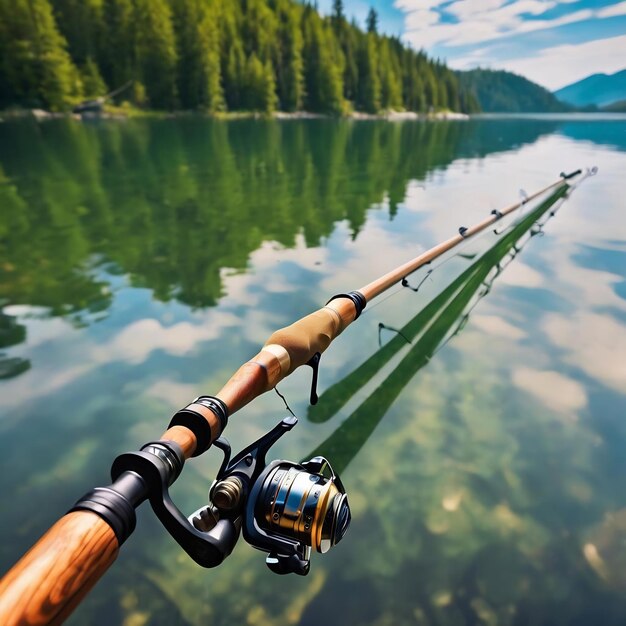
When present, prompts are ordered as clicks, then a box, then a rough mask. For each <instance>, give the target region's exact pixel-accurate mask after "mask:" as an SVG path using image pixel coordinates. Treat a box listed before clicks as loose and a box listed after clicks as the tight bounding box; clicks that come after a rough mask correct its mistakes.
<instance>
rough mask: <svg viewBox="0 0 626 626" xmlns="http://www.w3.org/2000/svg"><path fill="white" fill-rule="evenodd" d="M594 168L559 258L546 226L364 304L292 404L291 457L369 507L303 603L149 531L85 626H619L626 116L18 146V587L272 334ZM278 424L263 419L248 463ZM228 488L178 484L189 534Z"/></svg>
mask: <svg viewBox="0 0 626 626" xmlns="http://www.w3.org/2000/svg"><path fill="white" fill-rule="evenodd" d="M592 165H597V166H598V167H599V173H598V175H597V176H595V177H593V178H589V179H588V180H586V181H585V182H584V183H583V184H581V186H580V187H579V188H577V189H576V190H575V191H574V192H573V193H572V194H571V197H570V198H569V199H568V200H567V202H565V203H564V204H563V205H562V207H560V208H559V210H558V211H557V212H556V214H555V215H554V217H551V216H550V212H549V211H547V212H546V213H544V214H543V216H542V217H541V218H540V223H544V221H545V220H547V221H545V226H544V227H543V232H544V234H543V235H541V234H540V233H538V228H537V226H532V224H533V222H535V217H536V214H534V213H532V211H533V210H535V207H537V206H538V203H537V202H533V203H532V205H531V206H529V207H528V208H526V209H525V211H524V214H523V215H524V216H530V217H527V219H526V220H525V221H523V222H518V225H517V226H515V225H513V224H511V222H510V220H509V226H508V230H507V231H505V233H503V234H501V235H499V236H496V235H495V234H493V233H489V234H487V235H485V236H482V237H480V238H479V239H477V240H475V241H470V242H468V243H467V244H466V245H465V247H464V248H463V250H462V251H461V253H462V254H461V255H457V256H453V257H450V258H449V259H448V260H446V262H445V263H444V264H443V265H439V264H434V271H433V272H432V274H431V275H430V276H427V275H426V273H425V271H424V270H422V271H421V272H418V273H416V274H415V275H414V276H411V277H410V278H409V282H410V283H411V284H412V285H413V286H416V285H418V284H421V286H420V289H419V291H418V293H414V292H413V291H411V290H409V289H403V288H398V289H394V290H392V291H393V295H392V296H391V297H386V296H383V297H381V298H380V302H379V301H378V300H377V301H375V302H373V303H372V304H371V305H370V306H368V308H367V309H366V313H364V315H363V316H362V318H361V319H359V320H358V322H357V323H356V324H354V325H353V326H351V327H350V328H349V329H348V330H346V332H345V333H344V334H343V335H342V336H341V337H340V338H339V339H338V340H337V341H336V342H335V343H334V344H333V345H332V346H331V348H330V349H329V350H328V351H327V352H326V353H325V354H324V355H323V358H322V365H321V373H320V383H319V386H320V389H319V390H320V392H321V400H320V403H319V404H318V406H317V407H316V408H315V410H308V408H307V398H308V392H309V384H310V370H308V368H306V369H307V370H308V371H303V372H300V371H298V372H296V373H295V374H294V375H293V376H292V377H290V378H289V379H288V380H286V381H284V382H283V383H282V384H281V385H280V390H281V392H282V393H283V394H284V395H285V396H286V397H287V399H288V401H289V404H290V406H291V407H292V409H293V410H294V411H295V413H296V414H297V415H299V416H300V417H301V419H300V423H299V425H298V426H297V427H296V428H295V429H294V430H293V431H292V432H291V433H290V434H289V435H288V436H286V437H285V438H284V439H283V440H281V442H280V444H279V445H277V446H276V449H275V454H276V456H277V457H278V458H292V459H300V458H308V457H309V456H311V454H312V453H313V452H315V453H318V452H322V453H325V454H327V455H328V456H329V457H330V458H331V460H334V461H335V462H336V464H337V465H338V466H339V467H340V468H341V470H342V478H343V481H344V483H345V484H346V487H347V489H348V492H349V495H350V502H351V506H352V512H353V522H352V526H351V529H350V531H349V532H348V534H347V536H346V538H345V539H344V540H343V542H342V543H341V544H340V545H339V546H337V548H336V549H335V550H333V551H331V552H330V553H329V554H327V555H324V556H321V555H314V558H313V563H312V571H311V574H310V575H309V576H308V577H307V578H299V577H295V576H293V577H287V578H278V577H276V576H274V575H273V574H271V573H269V571H268V570H267V569H266V567H265V565H264V562H263V561H264V559H263V555H262V554H261V553H259V552H256V551H254V550H252V549H251V548H249V547H248V546H247V545H245V544H244V543H243V542H240V544H239V545H238V546H237V548H236V550H235V552H234V553H233V555H232V556H231V557H230V558H229V559H228V560H227V561H226V562H225V564H224V565H222V566H221V567H220V568H219V569H217V570H203V569H201V568H199V567H198V566H196V565H195V564H194V563H193V562H191V561H190V560H189V559H188V558H187V557H186V555H184V553H183V552H182V551H181V550H180V549H179V548H178V547H177V546H176V544H175V543H174V542H173V541H172V540H171V539H170V538H169V537H168V536H167V535H166V533H165V531H164V530H162V529H161V528H160V527H159V525H158V522H157V521H156V520H155V519H154V517H153V515H152V513H151V511H150V510H149V509H145V507H144V508H142V510H140V512H139V521H138V527H137V530H136V531H135V533H134V535H133V536H132V537H131V538H130V539H129V540H128V542H127V543H126V544H125V545H124V547H123V549H122V551H121V553H120V556H119V558H118V561H117V562H116V564H115V565H114V566H113V567H112V568H111V570H110V571H109V572H108V573H107V574H106V576H105V577H104V578H103V579H102V581H101V582H100V583H99V584H98V585H97V587H96V588H95V589H94V591H92V593H91V594H90V595H89V596H88V598H87V599H86V600H85V601H84V603H83V604H82V605H81V607H80V608H79V609H78V610H77V611H76V613H75V614H74V616H73V617H72V618H71V619H70V620H69V623H72V624H97V625H100V624H102V625H104V624H106V625H110V624H125V625H127V626H140V625H143V624H209V623H210V624H234V623H236V624H239V623H242V624H243V623H249V624H318V623H325V624H329V625H330V624H345V623H349V624H375V625H377V626H378V625H384V624H394V625H395V624H415V623H417V624H437V625H439V624H441V625H448V624H450V625H457V624H482V623H485V624H515V625H518V624H548V623H549V624H585V625H587V624H593V623H603V624H623V623H624V620H625V619H626V599H625V597H626V596H624V591H625V590H626V576H625V574H624V571H626V547H625V546H626V490H625V489H624V472H625V470H626V456H625V455H624V449H625V445H626V421H625V420H624V415H625V414H626V410H625V409H626V397H625V394H626V217H625V213H624V206H625V205H624V192H623V176H624V172H626V118H624V117H619V116H613V117H610V118H605V119H592V118H590V117H585V116H582V117H577V118H558V117H556V118H555V117H550V118H548V119H546V118H533V117H529V118H524V119H521V118H519V119H484V120H476V121H471V122H456V123H446V122H440V123H399V124H393V123H385V122H380V123H378V122H358V123H355V122H339V121H323V120H315V121H297V122H296V121H293V122H292V121H289V122H282V123H279V122H261V121H240V122H230V123H222V122H215V121H210V120H204V119H199V118H198V119H196V118H189V119H180V120H161V121H157V120H151V121H143V120H142V121H128V122H124V123H118V122H109V123H101V124H84V125H83V124H80V123H76V122H72V121H58V122H56V121H55V122H49V123H45V124H40V125H37V124H34V123H27V122H20V123H13V122H12V123H3V124H0V304H1V305H2V313H1V317H0V353H1V356H0V376H2V378H1V379H0V446H1V451H2V457H1V458H2V461H1V465H0V467H1V469H2V471H1V472H0V510H1V511H2V514H1V518H2V530H3V542H2V544H1V546H0V569H1V570H3V571H4V570H5V569H7V568H8V567H9V566H10V565H11V564H12V563H13V562H14V561H15V560H16V559H17V558H18V557H19V555H20V554H21V553H22V552H23V551H25V550H26V549H27V548H28V547H29V546H30V545H31V544H32V543H33V541H34V540H35V539H36V538H37V537H38V536H39V535H40V534H41V533H42V532H43V531H44V530H45V529H46V528H47V527H48V526H49V525H50V524H51V523H52V522H53V521H54V520H55V519H56V518H57V517H58V516H60V515H62V514H63V513H64V512H65V511H66V510H67V509H68V508H69V507H70V506H71V505H72V504H73V502H74V501H75V500H76V499H77V498H78V497H79V496H81V495H82V494H83V493H85V492H86V491H87V490H89V489H90V488H91V487H93V486H95V485H102V484H106V482H107V477H108V471H109V466H110V463H111V461H112V459H113V458H114V457H115V456H116V455H117V454H119V453H120V452H123V451H126V450H131V449H136V448H137V447H138V446H139V445H141V444H142V443H144V442H145V441H148V440H151V439H154V438H155V437H158V436H159V435H160V434H161V433H162V432H163V430H164V427H165V426H166V424H167V423H168V421H169V418H170V415H171V414H172V413H173V412H174V411H175V410H176V409H177V408H180V407H181V406H183V405H185V404H187V403H188V402H189V401H190V400H191V399H193V398H194V397H196V396H197V395H199V394H201V393H209V394H210V393H215V392H216V391H217V390H218V389H219V388H220V387H221V386H222V385H223V384H224V382H225V381H226V380H227V379H228V377H229V376H230V374H231V373H232V372H234V371H235V369H236V368H237V367H238V366H239V365H240V364H241V363H243V362H244V361H246V360H247V359H249V358H250V357H251V356H252V355H254V354H255V353H256V352H257V351H258V348H259V347H260V346H261V345H262V344H263V343H264V341H265V340H266V339H267V337H268V336H269V335H270V334H271V333H272V332H273V330H275V329H276V328H279V327H281V326H284V325H287V324H288V323H290V322H292V321H294V320H295V319H297V318H298V317H300V316H302V315H304V314H306V313H308V312H310V311H312V310H314V309H316V308H318V307H319V306H321V305H322V304H323V303H324V302H325V301H326V300H327V299H328V297H329V296H331V295H332V294H334V293H338V292H344V291H348V290H351V289H356V288H358V287H360V286H362V285H364V284H366V283H368V282H369V281H370V280H372V279H374V278H375V277H376V276H378V275H380V274H381V273H383V272H384V271H386V270H388V269H390V268H392V267H394V266H395V265H397V264H399V263H401V262H403V261H405V260H407V259H409V258H412V257H413V256H415V255H416V254H418V253H419V252H420V251H422V250H424V249H426V248H428V247H430V246H431V245H434V244H435V243H437V242H438V241H440V240H442V239H445V238H448V237H449V236H451V235H452V234H454V233H455V232H456V231H457V229H458V228H459V226H462V225H464V226H468V225H471V224H472V223H474V222H476V221H479V220H480V219H482V218H483V217H484V216H485V215H486V214H488V213H489V212H490V211H491V210H493V209H500V208H503V207H504V206H506V205H508V204H510V203H512V202H515V201H517V199H518V198H519V190H520V189H524V190H526V191H527V192H529V193H530V192H532V191H534V190H536V189H538V188H541V187H544V186H545V185H546V184H548V183H550V182H552V181H554V180H555V179H556V178H558V175H559V173H560V172H561V171H571V170H574V169H577V168H579V167H587V166H592ZM531 235H532V236H531ZM516 250H520V252H519V253H516V252H515V251H516ZM513 256H515V258H514V259H513V258H512V257H513ZM499 268H500V269H499ZM500 270H501V271H500ZM470 309H471V312H470V314H469V316H468V315H467V313H468V311H469V310H470ZM381 322H382V323H383V324H385V325H387V326H392V327H394V328H397V329H402V330H403V334H405V335H407V339H409V340H410V341H411V344H410V345H409V344H408V343H407V341H405V340H404V339H402V338H401V337H399V336H397V335H395V334H394V333H393V332H392V331H386V330H383V331H382V333H381V340H382V343H383V348H382V349H379V343H378V333H379V330H378V325H379V323H381ZM285 414H286V411H285V409H284V406H283V404H282V401H281V400H280V398H278V396H276V395H275V394H266V395H265V396H263V397H261V398H259V399H258V400H257V401H255V402H254V403H252V404H251V405H249V406H248V407H246V408H245V409H244V410H243V411H241V412H240V413H239V414H236V415H235V416H233V417H232V418H231V421H230V424H229V428H228V432H227V436H228V438H229V439H230V440H231V443H232V445H233V448H234V449H235V450H237V449H239V448H241V447H242V446H244V445H245V444H247V443H248V442H250V441H251V440H252V439H253V438H256V437H257V436H259V435H260V434H261V433H262V432H264V430H266V429H268V428H270V427H271V426H272V425H273V424H274V423H275V422H276V421H277V420H278V419H280V418H281V417H282V416H284V415H285ZM218 463H219V458H218V454H217V453H212V452H209V453H208V454H206V455H205V456H204V457H202V458H200V459H195V460H193V461H191V462H189V463H188V464H187V466H186V468H185V471H184V473H183V475H182V477H181V478H180V479H179V480H178V482H177V483H176V485H175V487H174V489H173V493H174V497H175V499H176V501H177V503H178V504H179V506H180V507H181V508H182V509H183V510H184V511H186V512H191V511H193V510H195V509H196V508H198V507H199V506H201V505H203V504H204V503H205V500H206V493H207V489H208V486H209V484H210V481H211V480H212V477H213V475H214V472H215V470H216V469H217V467H218ZM144 509H145V510H144Z"/></svg>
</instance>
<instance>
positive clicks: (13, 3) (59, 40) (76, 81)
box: [0, 0, 82, 111]
mask: <svg viewBox="0 0 626 626" xmlns="http://www.w3.org/2000/svg"><path fill="white" fill-rule="evenodd" d="M0 75H1V76H2V78H1V79H0V84H2V83H4V88H3V91H2V93H1V94H0V102H2V104H3V105H4V106H6V105H8V104H20V105H22V106H27V107H45V108H49V109H52V110H55V111H57V110H62V109H66V108H68V107H69V106H70V105H71V104H73V103H75V102H76V101H77V100H78V99H79V98H80V96H81V92H82V89H81V83H80V77H79V73H78V70H77V69H76V66H75V65H74V63H73V62H72V60H71V58H70V55H69V54H68V52H67V43H66V41H65V39H64V38H63V36H62V35H61V34H60V33H59V31H58V29H57V26H56V23H55V20H54V17H53V15H52V7H51V6H50V3H49V2H48V0H0Z"/></svg>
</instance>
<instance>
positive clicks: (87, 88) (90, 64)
mask: <svg viewBox="0 0 626 626" xmlns="http://www.w3.org/2000/svg"><path fill="white" fill-rule="evenodd" d="M80 77H81V81H82V84H83V94H84V95H85V97H87V98H99V97H101V96H104V95H105V94H106V93H107V86H106V84H105V82H104V80H103V79H102V76H101V75H100V72H99V71H98V66H97V65H96V64H95V62H94V61H93V59H92V58H91V57H87V60H86V61H85V63H84V65H83V66H82V67H81V68H80Z"/></svg>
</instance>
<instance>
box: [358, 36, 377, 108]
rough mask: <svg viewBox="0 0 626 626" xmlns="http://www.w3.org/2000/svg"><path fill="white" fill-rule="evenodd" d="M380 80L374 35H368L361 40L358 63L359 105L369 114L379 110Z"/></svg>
mask: <svg viewBox="0 0 626 626" xmlns="http://www.w3.org/2000/svg"><path fill="white" fill-rule="evenodd" d="M380 96H381V91H380V78H379V74H378V47H377V45H376V35H374V34H373V33H368V34H367V35H366V37H365V38H364V40H363V46H362V48H361V53H360V63H359V105H360V107H361V108H362V109H363V110H364V111H367V112H369V113H378V111H379V110H380V103H381V100H380Z"/></svg>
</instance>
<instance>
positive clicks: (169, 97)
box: [135, 0, 177, 109]
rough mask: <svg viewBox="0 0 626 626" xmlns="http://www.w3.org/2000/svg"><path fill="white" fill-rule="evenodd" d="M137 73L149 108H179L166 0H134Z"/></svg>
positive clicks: (172, 32)
mask: <svg viewBox="0 0 626 626" xmlns="http://www.w3.org/2000/svg"><path fill="white" fill-rule="evenodd" d="M135 32H136V38H135V46H136V62H137V73H138V75H139V78H140V80H141V82H142V83H143V84H144V86H145V88H146V93H147V96H148V100H149V102H150V105H151V106H153V107H155V108H158V109H172V108H174V107H175V106H176V101H177V98H176V62H177V58H176V41H175V38H174V28H173V26H172V19H171V13H170V9H169V6H168V5H167V3H166V2H165V0H135Z"/></svg>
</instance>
